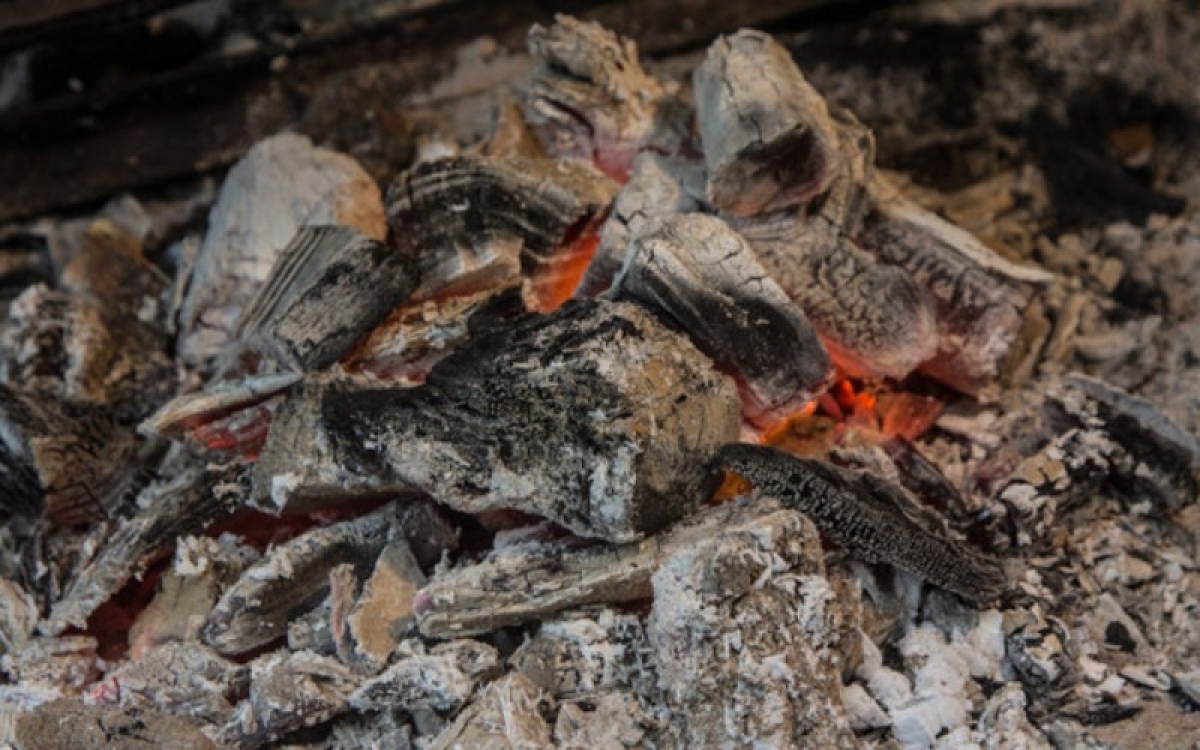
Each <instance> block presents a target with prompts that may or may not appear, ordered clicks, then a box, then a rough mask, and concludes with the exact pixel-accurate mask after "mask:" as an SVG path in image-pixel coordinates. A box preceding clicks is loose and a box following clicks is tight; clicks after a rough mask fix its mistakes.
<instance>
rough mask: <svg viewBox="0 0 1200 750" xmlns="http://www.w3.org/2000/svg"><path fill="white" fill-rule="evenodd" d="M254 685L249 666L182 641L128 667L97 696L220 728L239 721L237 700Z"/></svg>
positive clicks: (151, 652)
mask: <svg viewBox="0 0 1200 750" xmlns="http://www.w3.org/2000/svg"><path fill="white" fill-rule="evenodd" d="M249 681H250V675H249V670H248V669H247V668H246V667H245V666H243V665H240V664H236V663H234V662H232V661H229V660H227V659H224V658H223V657H221V656H220V655H218V654H217V653H215V652H214V651H212V649H209V648H206V647H205V646H203V645H201V644H198V643H185V642H178V641H176V642H170V643H164V644H162V645H160V646H155V647H154V648H152V649H150V650H149V651H147V652H146V653H145V654H143V655H141V657H140V658H138V659H137V660H136V661H131V662H128V663H126V664H123V665H122V666H121V667H120V668H118V669H117V670H115V671H114V672H113V673H112V674H111V676H110V677H109V679H107V680H105V681H104V682H102V683H100V686H99V687H98V688H97V689H95V690H93V695H94V696H95V697H96V698H97V702H98V703H106V704H107V703H113V704H117V705H120V706H124V707H126V708H128V707H134V708H139V709H153V710H158V711H162V712H164V713H167V714H170V715H172V716H179V717H181V718H191V719H198V720H200V721H203V722H207V723H210V724H218V725H219V724H224V723H225V722H227V721H229V719H231V718H232V717H233V711H234V707H233V702H232V701H231V699H232V698H233V697H234V696H236V695H237V694H238V693H241V692H243V691H244V690H245V689H246V687H247V686H248V683H249ZM110 686H111V689H109V688H110Z"/></svg>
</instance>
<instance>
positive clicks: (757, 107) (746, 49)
mask: <svg viewBox="0 0 1200 750" xmlns="http://www.w3.org/2000/svg"><path fill="white" fill-rule="evenodd" d="M693 84H694V86H695V90H696V115H697V120H698V122H699V125H700V140H701V143H702V144H703V146H704V160H705V162H706V163H707V165H708V199H709V201H710V202H712V203H713V204H714V205H716V206H717V207H718V208H720V209H721V210H722V211H728V212H729V213H733V214H736V215H738V216H754V215H757V214H762V213H766V212H770V211H779V210H783V209H787V208H792V207H794V206H797V205H799V204H802V203H806V202H808V201H810V200H812V199H813V198H815V197H816V196H818V195H820V194H821V193H823V192H825V191H826V190H827V189H828V188H829V185H830V183H831V182H832V180H833V178H834V176H835V175H836V174H837V171H838V165H837V162H838V160H839V158H840V157H839V144H838V136H837V132H836V129H835V127H834V123H833V120H832V119H831V118H830V116H829V109H828V107H827V106H826V104H825V99H824V98H823V97H822V96H821V95H820V94H818V93H817V91H816V89H814V88H813V87H812V86H811V85H810V84H809V83H808V81H806V80H804V76H803V75H801V73H800V69H799V68H797V67H796V63H795V62H793V60H792V56H791V54H789V53H788V51H787V50H786V49H784V48H783V47H782V46H780V45H779V44H778V43H777V42H776V41H775V40H774V39H772V38H771V37H770V36H769V35H767V34H764V33H763V32H761V31H752V30H748V29H743V30H742V31H739V32H737V33H736V34H732V35H730V36H724V37H721V38H719V39H717V40H716V41H715V42H713V44H712V46H711V47H709V48H708V54H707V56H706V57H705V59H704V62H703V63H701V64H700V65H699V66H698V67H697V68H696V70H695V73H694V74H693Z"/></svg>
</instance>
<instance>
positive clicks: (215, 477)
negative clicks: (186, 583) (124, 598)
mask: <svg viewBox="0 0 1200 750" xmlns="http://www.w3.org/2000/svg"><path fill="white" fill-rule="evenodd" d="M248 489H249V473H248V472H247V471H246V467H245V466H244V465H240V464H229V465H226V466H221V467H207V468H203V469H197V468H193V469H190V470H186V471H183V472H181V473H179V474H177V475H176V476H173V477H170V478H169V479H165V480H160V481H158V482H155V483H153V484H151V485H149V486H148V487H146V489H144V490H143V491H142V492H141V495H140V498H139V501H140V503H141V505H142V508H143V509H142V510H140V511H139V512H138V513H136V514H135V515H134V516H133V517H132V518H130V519H129V520H128V521H127V522H126V523H125V525H123V526H122V527H121V528H120V530H119V531H117V533H116V534H115V535H113V536H112V537H111V538H110V539H109V540H108V541H107V542H106V543H105V545H104V548H103V550H102V551H101V552H100V554H99V555H97V556H96V558H95V559H94V560H92V561H91V562H90V563H89V564H88V565H87V567H85V568H84V569H83V570H80V571H77V572H76V574H75V576H74V578H73V580H72V581H71V583H70V585H69V586H68V587H67V590H66V591H65V592H64V593H63V595H62V597H60V598H59V600H58V601H57V602H56V603H55V604H54V606H53V607H52V608H51V610H50V614H49V616H47V617H46V619H45V620H43V621H42V623H41V625H40V626H39V627H40V628H41V630H42V631H43V632H45V633H50V634H59V633H62V632H64V631H65V630H66V629H67V628H71V627H75V628H82V627H85V626H86V625H87V619H88V618H89V617H90V616H91V615H92V613H93V612H95V611H96V609H97V608H98V607H99V606H100V605H101V604H104V603H105V602H106V601H108V600H109V598H110V597H112V595H113V594H115V593H117V591H119V590H120V588H121V587H122V586H124V585H125V584H126V583H127V582H128V581H129V580H131V579H132V578H134V577H135V576H138V575H141V574H142V573H143V572H145V570H146V569H147V568H148V567H149V566H150V565H151V564H152V563H153V562H154V561H155V559H156V557H157V555H158V554H159V553H160V552H161V551H162V550H163V548H164V547H166V546H168V545H170V544H171V543H173V541H174V540H175V539H177V538H179V537H181V536H184V535H187V534H201V533H203V532H204V530H205V529H207V528H208V527H209V526H211V525H212V524H214V523H216V522H217V521H221V520H224V519H225V518H228V517H229V516H231V515H233V514H234V512H236V511H237V510H239V509H240V508H241V507H243V503H244V502H245V499H246V495H247V492H248Z"/></svg>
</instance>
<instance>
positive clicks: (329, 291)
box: [238, 226, 417, 372]
mask: <svg viewBox="0 0 1200 750" xmlns="http://www.w3.org/2000/svg"><path fill="white" fill-rule="evenodd" d="M416 284H417V270H416V264H415V263H414V261H412V260H411V259H410V258H408V257H406V256H404V255H401V254H400V253H399V252H397V251H396V250H393V249H391V248H389V247H387V246H386V245H384V244H382V243H380V242H376V241H374V240H372V239H371V238H369V237H365V236H363V235H361V234H359V233H358V232H355V231H354V230H353V229H350V228H349V227H336V226H327V227H305V228H303V229H301V230H300V232H299V233H297V234H296V236H295V237H294V238H293V239H292V241H291V242H289V243H288V245H287V247H285V248H284V249H283V250H282V251H280V254H279V257H278V258H277V259H276V261H275V266H274V267H273V268H272V269H271V273H270V274H269V275H268V276H267V278H266V279H265V280H264V281H263V284H262V287H261V288H260V289H259V290H258V294H257V295H256V296H255V298H254V299H253V300H252V301H251V302H250V304H249V305H247V307H246V309H245V311H244V312H243V313H242V319H241V321H240V322H239V323H238V334H239V338H240V339H241V340H242V341H243V342H245V343H246V345H248V346H250V347H253V348H256V349H258V350H259V351H261V352H263V353H265V354H267V355H269V356H271V357H273V358H274V359H275V360H276V361H277V362H279V363H281V364H283V365H285V366H286V367H288V368H290V369H293V370H297V371H300V372H308V371H311V370H319V369H323V368H325V367H328V366H330V365H332V364H333V363H334V362H336V361H337V360H338V359H340V358H341V357H342V355H343V354H345V353H346V352H347V350H349V349H350V347H351V346H352V345H353V344H354V342H356V341H358V339H359V338H361V337H362V336H363V334H365V333H367V332H368V331H370V330H371V329H372V328H374V327H375V325H377V324H378V323H380V322H382V321H383V320H384V318H386V317H387V315H388V313H390V312H391V311H392V310H393V309H394V308H395V307H396V306H397V305H399V304H400V303H401V302H403V301H404V300H405V299H406V298H407V297H408V295H409V294H410V293H411V292H412V291H413V289H414V288H415V287H416Z"/></svg>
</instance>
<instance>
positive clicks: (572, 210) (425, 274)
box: [387, 157, 611, 301]
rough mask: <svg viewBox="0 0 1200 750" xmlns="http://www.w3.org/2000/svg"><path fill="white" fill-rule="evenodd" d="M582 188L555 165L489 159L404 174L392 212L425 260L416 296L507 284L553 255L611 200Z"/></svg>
mask: <svg viewBox="0 0 1200 750" xmlns="http://www.w3.org/2000/svg"><path fill="white" fill-rule="evenodd" d="M525 166H528V165H525ZM576 187H578V185H577V184H575V182H574V181H571V180H562V181H560V180H556V179H554V174H553V172H551V171H548V170H534V169H528V168H523V167H522V164H521V163H514V162H509V161H505V160H500V159H490V158H483V157H454V158H447V159H440V160H437V161H431V162H423V163H421V164H418V165H417V166H415V167H413V168H412V169H411V170H409V171H408V172H405V173H404V174H402V175H401V176H400V177H399V178H398V179H397V181H396V182H395V183H394V184H393V185H392V186H391V188H389V190H388V195H387V216H388V223H389V224H390V225H391V228H392V231H393V233H394V234H395V242H396V243H398V244H399V246H400V248H401V251H402V252H403V253H404V254H405V255H409V256H412V257H415V258H416V260H417V264H418V266H419V274H420V279H421V281H420V285H419V286H418V288H417V289H416V290H415V291H414V292H413V295H412V298H413V300H414V301H420V300H424V299H428V298H429V297H432V296H434V295H437V296H446V295H451V294H462V293H467V292H473V291H478V290H480V289H486V288H490V287H493V286H498V285H502V284H503V283H504V282H505V281H506V280H507V279H509V278H511V277H513V276H515V275H516V274H518V273H519V271H520V269H521V265H522V262H525V263H527V264H528V263H538V262H543V261H545V260H547V259H548V258H549V257H550V256H551V255H552V253H553V252H554V250H555V249H556V248H558V247H560V246H561V245H563V244H564V243H565V242H566V241H567V240H568V239H569V238H570V236H571V234H572V233H573V232H578V231H579V230H580V229H581V228H582V227H583V226H584V225H585V224H586V223H587V222H589V221H590V220H592V219H593V218H594V214H595V213H596V212H597V211H599V210H600V209H601V208H602V207H603V206H605V205H607V202H608V199H609V198H611V194H608V193H607V191H603V190H602V191H601V192H600V193H599V194H594V195H589V194H588V193H586V192H580V191H578V190H576V189H573V188H576ZM592 187H593V188H595V185H594V184H593V185H592ZM592 192H595V191H594V190H593V191H592Z"/></svg>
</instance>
